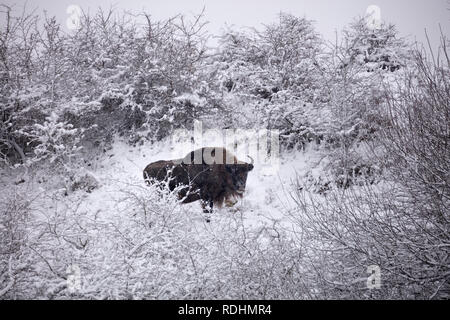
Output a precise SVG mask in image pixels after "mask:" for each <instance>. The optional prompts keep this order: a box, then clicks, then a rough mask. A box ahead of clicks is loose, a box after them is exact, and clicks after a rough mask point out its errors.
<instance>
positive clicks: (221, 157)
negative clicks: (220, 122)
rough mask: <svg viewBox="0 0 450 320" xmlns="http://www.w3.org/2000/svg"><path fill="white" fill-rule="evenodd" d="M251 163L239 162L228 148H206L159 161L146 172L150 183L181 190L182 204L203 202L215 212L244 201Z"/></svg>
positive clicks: (146, 178)
mask: <svg viewBox="0 0 450 320" xmlns="http://www.w3.org/2000/svg"><path fill="white" fill-rule="evenodd" d="M252 169H253V164H252V163H246V162H243V161H239V160H238V159H237V158H236V157H235V156H234V155H233V154H232V153H231V152H228V151H227V150H226V149H225V148H218V147H207V148H201V149H197V150H195V151H192V152H190V153H189V154H188V155H186V157H184V158H182V159H175V160H160V161H156V162H153V163H150V164H149V165H148V166H147V167H146V168H145V169H144V179H145V181H146V182H147V183H154V182H162V183H166V185H168V187H169V189H170V190H171V191H173V190H175V188H177V187H179V189H178V196H179V198H180V200H182V202H183V203H190V202H193V201H197V200H201V201H202V206H203V208H205V207H206V206H207V205H209V206H210V208H211V209H212V207H213V204H214V205H217V206H219V207H220V206H222V205H223V203H224V201H227V200H230V199H232V198H233V197H242V195H243V193H244V191H245V185H246V182H247V174H248V172H249V171H251V170H252Z"/></svg>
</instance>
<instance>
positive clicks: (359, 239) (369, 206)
mask: <svg viewBox="0 0 450 320" xmlns="http://www.w3.org/2000/svg"><path fill="white" fill-rule="evenodd" d="M444 41H446V40H444ZM443 50H444V54H442V55H439V56H440V57H443V58H442V59H443V61H439V63H437V62H435V61H430V60H429V59H428V58H426V57H425V56H424V53H422V52H420V51H419V52H416V53H415V65H416V68H415V69H414V70H415V72H413V73H411V74H410V73H406V74H405V75H403V79H402V80H403V82H402V85H400V86H398V87H397V89H394V90H392V92H391V93H390V94H389V95H388V98H387V100H386V104H387V107H388V111H387V112H386V117H387V119H388V120H389V121H388V123H389V124H390V125H389V126H386V127H383V128H381V129H380V130H379V134H378V135H377V137H376V140H375V142H374V143H375V144H377V145H381V146H382V148H378V149H377V152H373V153H372V156H373V157H374V159H375V160H376V161H377V162H378V163H379V165H380V166H383V167H384V171H385V174H384V176H383V181H382V182H380V183H379V184H378V185H377V186H366V187H361V186H359V187H355V186H353V187H350V188H347V189H346V190H330V191H329V192H328V193H327V195H326V197H318V196H311V194H307V193H305V192H303V191H299V190H301V189H300V188H297V189H296V190H295V191H294V192H293V193H294V195H295V196H294V198H295V199H296V202H297V208H296V209H294V210H293V211H292V212H291V217H292V219H293V221H294V222H295V224H296V225H298V226H299V230H300V231H299V233H300V234H302V235H304V236H305V238H307V239H309V240H310V241H312V243H311V244H310V245H308V246H307V247H312V246H314V245H315V246H317V247H319V248H320V250H316V251H314V252H312V253H311V255H309V257H310V259H311V260H310V263H308V264H307V265H314V266H316V268H314V270H312V272H313V273H314V274H315V277H316V279H317V280H318V289H319V290H320V293H319V295H320V296H323V297H327V298H337V297H339V298H364V299H365V298H385V299H386V298H389V299H412V298H415V299H436V298H438V299H448V297H449V296H450V288H449V285H448V284H449V268H450V264H449V254H450V252H449V248H450V246H449V242H450V238H449V223H448V212H449V210H450V188H449V185H450V180H449V172H450V158H449V155H450V152H449V151H450V150H449V146H450V143H449V137H450V135H449V131H448V123H450V122H449V121H450V119H449V114H450V112H449V106H450V103H449V102H450V100H449V99H450V90H449V88H450V82H449V79H450V73H449V68H448V66H449V65H450V64H449V61H448V55H447V54H445V50H446V49H445V47H444V49H443ZM433 62H434V63H433ZM443 62H444V63H443ZM373 150H375V149H373ZM371 265H376V266H379V267H380V268H381V288H380V289H379V290H372V291H369V290H367V289H366V280H367V276H368V275H367V274H366V270H367V268H368V267H369V266H371Z"/></svg>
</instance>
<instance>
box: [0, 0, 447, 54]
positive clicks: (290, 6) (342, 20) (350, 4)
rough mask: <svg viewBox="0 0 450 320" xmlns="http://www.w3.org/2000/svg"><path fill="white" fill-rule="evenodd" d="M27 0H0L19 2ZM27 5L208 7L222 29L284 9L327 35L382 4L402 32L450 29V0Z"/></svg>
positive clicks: (167, 10)
mask: <svg viewBox="0 0 450 320" xmlns="http://www.w3.org/2000/svg"><path fill="white" fill-rule="evenodd" d="M25 2H26V1H24V0H15V1H14V0H0V3H5V4H8V5H11V4H15V5H16V7H21V6H23V4H24V3H25ZM27 3H28V7H30V8H36V7H37V8H39V9H41V10H46V11H47V12H48V13H49V14H50V15H55V16H56V17H57V18H58V19H59V20H60V21H61V22H62V23H64V25H65V21H66V19H67V18H68V14H67V13H66V9H67V7H68V6H69V5H78V6H80V7H81V8H83V9H84V10H87V9H89V10H90V11H94V10H95V9H96V8H97V7H99V6H102V7H110V6H111V5H113V6H114V7H115V8H117V9H127V10H132V11H141V10H142V9H145V10H146V11H147V12H150V13H151V15H152V16H153V18H155V19H158V20H159V19H166V18H168V17H170V16H173V15H176V14H178V13H182V14H186V15H189V14H194V13H199V12H201V10H202V8H203V7H205V10H206V11H205V15H206V19H207V21H209V25H208V29H209V31H210V32H212V33H214V34H219V33H220V31H221V29H222V28H223V27H224V26H225V24H228V25H232V26H233V25H234V26H236V27H241V26H251V27H260V26H261V24H263V23H265V24H266V23H270V22H272V21H274V20H275V19H276V15H277V13H279V12H280V11H283V12H288V13H292V14H294V15H296V16H300V17H306V18H308V19H312V20H315V21H316V24H315V25H316V28H317V30H318V31H319V32H320V33H321V34H322V35H323V36H324V37H325V38H326V39H328V40H332V39H334V38H335V31H336V30H341V29H342V28H343V27H344V26H345V25H347V24H348V23H349V22H351V21H352V19H353V18H355V17H358V16H363V15H365V12H366V9H367V7H368V6H369V5H376V6H378V7H379V8H380V9H381V18H382V19H383V20H384V21H386V22H392V23H395V24H396V25H397V27H398V30H399V31H400V33H401V35H402V36H410V37H411V39H417V40H419V41H423V40H424V39H425V37H424V29H425V28H426V29H427V31H428V33H429V35H430V37H431V40H432V42H433V45H437V43H438V38H439V24H441V26H442V28H443V31H444V34H446V35H450V10H449V9H450V2H449V0H369V1H367V0H271V1H269V0H115V1H114V0H28V1H27Z"/></svg>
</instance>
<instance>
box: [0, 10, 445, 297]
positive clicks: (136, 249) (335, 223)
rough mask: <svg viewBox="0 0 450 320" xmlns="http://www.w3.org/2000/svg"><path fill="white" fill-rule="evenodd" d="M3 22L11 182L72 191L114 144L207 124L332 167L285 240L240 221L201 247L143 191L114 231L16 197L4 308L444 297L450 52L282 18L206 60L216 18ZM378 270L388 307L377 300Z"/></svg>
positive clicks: (0, 72)
mask: <svg viewBox="0 0 450 320" xmlns="http://www.w3.org/2000/svg"><path fill="white" fill-rule="evenodd" d="M1 8H2V11H1V14H2V15H3V17H4V18H5V19H3V21H4V24H2V26H1V29H0V83H1V87H0V160H1V161H2V164H1V165H2V167H3V168H6V167H10V166H13V165H19V166H22V167H26V168H30V167H31V168H32V169H33V166H35V167H39V166H50V167H51V168H52V169H53V171H52V172H53V173H54V174H57V173H58V170H61V171H60V172H61V173H64V179H75V178H74V177H75V176H76V174H79V172H78V169H77V166H78V163H79V162H81V161H83V160H85V161H91V160H92V158H93V157H95V156H97V155H98V154H100V153H102V152H104V151H105V150H106V149H108V148H110V147H111V146H112V143H113V141H114V138H115V137H117V136H121V137H122V138H124V139H125V140H126V141H127V142H128V143H130V144H132V145H135V144H139V143H143V142H145V141H157V140H161V139H163V138H165V137H167V136H168V135H170V134H171V133H172V132H173V130H174V129H177V128H188V129H189V128H191V126H192V125H193V120H202V121H203V123H204V127H205V128H208V127H210V128H219V129H224V128H267V129H278V130H280V132H281V139H282V141H281V142H282V148H283V150H286V149H292V148H304V147H306V146H307V145H308V144H311V143H313V144H320V145H321V146H322V150H321V151H322V152H323V154H324V155H325V157H326V158H327V161H326V163H327V164H328V165H327V166H326V167H324V168H323V169H324V171H323V172H322V173H323V176H321V177H319V179H317V180H314V179H315V178H314V177H312V179H313V180H314V181H312V186H313V187H312V188H311V185H305V183H304V181H299V185H298V186H297V187H296V188H295V189H294V190H293V191H292V193H291V195H292V199H293V200H294V206H293V207H292V208H291V209H289V210H287V211H288V212H287V213H286V214H287V218H288V219H289V221H290V222H291V223H292V226H293V227H292V228H290V229H289V230H285V229H283V228H281V227H280V226H278V225H277V224H276V223H274V226H273V227H272V228H262V229H258V230H254V229H251V230H249V229H247V228H246V227H245V226H244V224H243V220H242V219H240V216H239V214H243V213H241V212H239V210H238V212H237V213H236V215H235V216H231V215H230V216H225V217H220V218H218V221H217V224H214V225H211V226H210V227H208V228H205V229H202V232H198V230H196V229H195V228H196V226H198V221H196V222H195V223H193V220H195V219H197V218H198V219H201V217H198V214H196V213H195V212H188V213H186V212H185V211H186V210H187V209H183V210H182V209H181V208H180V206H179V205H178V204H177V202H176V200H175V198H174V195H173V194H170V193H164V192H159V191H158V192H157V191H156V190H153V189H151V188H144V187H143V186H142V185H141V184H139V183H136V182H130V183H128V184H125V185H124V186H123V188H122V189H120V190H111V191H112V192H111V194H116V195H117V194H118V195H119V196H118V198H117V199H112V201H111V203H113V207H111V208H110V209H111V210H110V212H108V214H107V215H106V214H105V213H104V212H103V213H101V214H97V213H98V212H97V213H96V212H95V210H92V208H89V210H88V208H84V207H83V206H85V205H86V203H85V202H84V200H83V198H82V196H81V195H77V194H75V195H72V196H71V197H67V196H66V195H64V194H62V193H61V192H60V190H56V191H55V190H45V186H44V191H42V193H41V191H39V190H24V188H25V187H23V186H20V185H19V186H17V189H8V190H6V191H5V192H3V193H2V194H0V202H1V203H0V242H1V246H0V248H1V252H0V297H1V298H42V297H44V298H88V299H98V298H145V299H155V298H192V299H198V298H222V299H223V298H243V299H246V298H265V299H269V298H306V299H315V298H358V299H370V298H399V299H404V298H426V299H428V298H448V296H449V287H448V283H449V275H450V272H449V270H448V268H449V265H450V263H449V262H450V261H449V246H450V244H449V238H448V234H449V224H448V212H449V203H450V199H449V198H450V190H449V183H450V181H449V180H450V177H449V172H450V158H449V157H450V152H449V146H450V141H449V139H450V128H449V125H450V110H449V106H450V101H449V100H450V81H449V76H450V74H449V73H450V66H449V58H448V45H449V43H448V40H446V39H443V41H442V45H443V47H442V49H441V50H440V51H439V54H437V53H436V54H435V55H434V56H433V55H432V54H431V55H430V54H428V55H426V54H425V52H424V51H422V50H418V49H414V48H413V47H411V46H408V45H407V44H406V43H405V41H403V40H402V39H400V38H399V37H398V35H397V32H396V30H395V27H394V26H392V25H383V26H381V27H380V28H379V29H375V30H374V29H370V28H368V26H367V25H366V24H365V23H364V21H363V20H358V21H355V22H354V23H352V24H350V25H349V26H348V27H347V28H346V30H344V32H343V33H342V34H341V35H340V36H339V41H336V43H327V42H325V41H323V39H322V38H321V37H320V35H319V34H317V32H316V31H315V29H314V24H313V22H311V21H309V20H307V19H304V18H297V17H294V16H292V15H288V14H280V16H279V20H278V21H276V22H275V23H273V24H270V25H267V26H264V27H263V28H261V29H260V30H248V31H246V32H242V31H239V32H238V31H236V30H228V31H226V32H225V33H224V34H223V35H222V36H221V38H220V41H219V45H218V47H217V48H215V49H211V48H208V47H207V40H208V37H209V35H208V34H207V33H206V32H205V21H204V20H203V16H202V14H200V15H198V16H195V17H193V18H192V19H187V18H185V17H183V16H176V17H173V18H171V19H168V20H166V21H153V20H152V19H151V18H150V16H149V15H148V14H145V13H143V14H140V15H131V14H122V13H117V12H114V11H107V12H104V11H101V10H99V11H98V12H97V13H95V14H94V15H89V14H83V15H82V17H81V20H80V26H79V28H78V29H77V30H75V31H73V32H70V33H67V32H64V31H63V30H62V27H61V26H60V25H59V24H58V23H57V21H56V20H55V19H54V18H51V17H47V16H44V18H39V16H38V15H36V14H35V13H31V14H30V13H27V12H26V11H24V12H22V13H19V14H17V13H15V12H13V11H12V10H11V9H10V8H9V7H6V6H2V7H1ZM326 172H328V173H329V174H330V175H327V174H325V173H326ZM67 173H70V175H69V177H67ZM18 183H20V181H19V182H18ZM122 183H124V182H122ZM316 191H318V192H317V193H314V192H316ZM78 196H80V197H81V198H77V197H78ZM69 200H70V201H69ZM49 204H51V206H48V205H49ZM99 212H100V211H99ZM204 230H209V231H208V232H206V233H205V232H204ZM369 265H378V266H379V267H380V268H381V270H382V281H383V285H382V288H381V289H380V290H372V291H370V290H368V289H367V287H366V280H367V276H368V275H367V274H366V269H367V266H369ZM72 266H76V267H77V268H79V270H78V271H79V272H81V274H82V275H84V276H83V277H82V279H83V281H84V282H83V284H82V289H81V291H80V290H72V289H73V288H72V289H71V287H70V286H69V285H68V280H69V278H70V277H71V276H72V275H73V272H74V270H73V269H72ZM68 268H69V269H70V270H69V269H68ZM78 271H77V272H78Z"/></svg>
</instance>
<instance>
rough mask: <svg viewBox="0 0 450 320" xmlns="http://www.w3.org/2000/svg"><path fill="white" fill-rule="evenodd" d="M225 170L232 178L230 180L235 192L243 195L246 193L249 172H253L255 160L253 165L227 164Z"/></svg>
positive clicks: (240, 162)
mask: <svg viewBox="0 0 450 320" xmlns="http://www.w3.org/2000/svg"><path fill="white" fill-rule="evenodd" d="M250 159H251V158H250ZM225 169H226V171H227V173H228V174H229V175H230V176H231V179H230V180H231V181H232V183H233V189H234V190H233V191H235V192H236V193H237V194H238V195H242V194H243V193H244V191H245V185H246V183H247V175H248V172H249V171H251V170H253V159H252V162H251V163H246V162H242V161H239V162H238V163H235V164H226V165H225Z"/></svg>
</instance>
